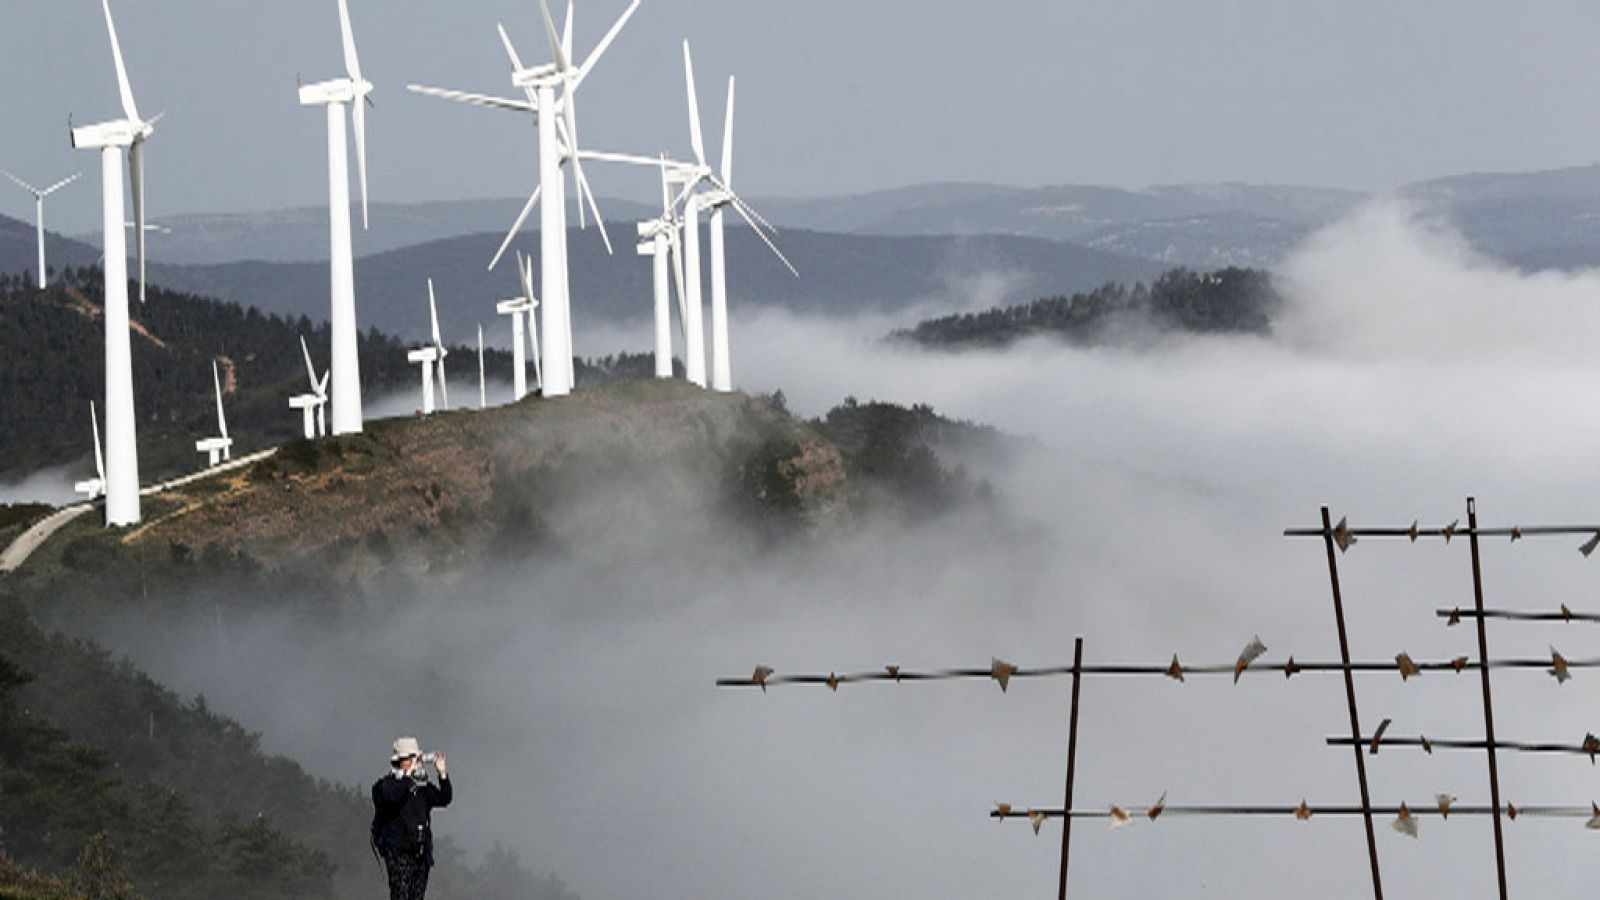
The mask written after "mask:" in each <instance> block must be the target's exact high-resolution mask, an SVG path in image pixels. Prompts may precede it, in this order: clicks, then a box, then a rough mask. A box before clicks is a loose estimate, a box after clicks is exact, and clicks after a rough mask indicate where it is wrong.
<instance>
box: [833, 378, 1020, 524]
mask: <svg viewBox="0 0 1600 900" xmlns="http://www.w3.org/2000/svg"><path fill="white" fill-rule="evenodd" d="M817 426H818V427H819V428H821V429H822V431H823V432H824V433H826V434H827V435H828V437H830V438H832V439H833V441H834V443H836V444H837V445H838V447H839V450H840V452H841V453H843V454H844V462H845V471H846V472H848V473H849V476H850V481H851V484H852V485H853V489H854V492H855V495H856V502H857V504H858V505H872V506H876V507H879V508H882V507H885V506H887V507H890V508H892V509H895V510H898V511H900V512H902V513H905V514H907V515H911V516H916V517H924V516H928V515H932V514H938V513H943V512H949V511H951V510H953V509H956V508H958V507H961V506H963V505H965V504H968V503H971V502H973V501H978V500H986V499H988V498H989V496H990V487H989V485H988V484H987V483H986V482H983V481H980V480H976V479H974V478H973V477H972V476H971V475H970V474H969V473H968V471H967V467H966V465H965V463H964V462H963V461H964V460H966V459H975V458H981V459H985V460H987V461H990V462H998V461H1000V460H1001V459H1003V458H1004V457H1005V456H1006V455H1007V454H1009V453H1010V452H1011V451H1012V444H1013V443H1014V439H1012V438H1010V437H1008V436H1006V435H1004V434H1002V433H1001V432H999V431H997V430H996V429H994V428H991V427H989V426H987V425H977V424H973V423H971V422H962V421H957V420H953V419H947V418H945V417H944V416H941V415H939V414H938V413H936V412H934V411H933V407H931V406H928V405H926V404H920V403H919V404H915V405H913V406H911V407H910V408H907V407H904V406H898V405H896V404H893V403H882V402H876V401H873V402H868V403H860V402H858V401H857V400H856V398H854V397H846V398H845V401H844V403H842V404H840V405H838V406H836V407H834V408H833V409H831V410H829V411H828V413H827V415H825V416H823V417H822V418H821V419H820V420H819V421H818V422H817Z"/></svg>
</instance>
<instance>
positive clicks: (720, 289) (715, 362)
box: [683, 41, 800, 392]
mask: <svg viewBox="0 0 1600 900" xmlns="http://www.w3.org/2000/svg"><path fill="white" fill-rule="evenodd" d="M683 74H684V81H685V83H686V84H687V85H688V92H689V139H690V142H691V143H692V144H693V145H694V157H695V160H696V162H698V163H699V165H698V167H697V169H696V171H695V173H694V182H693V183H691V184H690V185H688V186H687V187H686V188H685V189H684V190H685V194H686V196H685V200H684V204H685V215H684V219H685V225H684V228H685V232H684V242H685V244H686V245H687V248H686V252H687V255H688V257H689V260H688V268H689V285H688V286H689V310H690V313H691V315H695V316H696V317H697V318H698V310H699V306H700V233H699V232H700V228H699V211H700V210H701V209H707V210H710V211H711V228H710V236H711V389H712V390H714V391H722V392H727V391H731V390H733V366H732V361H731V358H730V353H729V349H728V263H727V253H726V249H725V245H724V239H723V221H722V220H723V210H724V209H725V208H726V207H728V206H732V207H733V208H734V211H735V212H737V213H739V215H740V216H742V217H743V218H744V220H745V222H746V223H748V224H749V225H750V229H751V230H752V231H754V232H755V233H756V236H757V237H759V238H761V240H762V242H764V243H765V244H766V245H767V247H768V249H770V250H771V251H772V252H773V254H775V255H776V256H777V257H778V260H779V261H780V262H782V263H783V264H784V266H785V267H787V268H788V270H789V271H790V272H791V273H793V274H794V277H796V278H799V277H800V273H799V272H798V271H796V270H795V267H794V265H793V264H792V263H790V262H789V259H788V257H786V256H784V255H783V252H782V251H780V250H779V249H778V246H777V245H776V244H774V243H773V242H772V239H771V238H769V237H768V236H767V233H766V231H764V230H762V229H763V226H765V227H766V228H768V229H770V228H771V227H772V226H771V224H770V223H768V222H767V220H765V219H762V218H761V216H760V215H759V214H757V213H756V212H755V211H754V210H753V209H751V208H750V206H749V204H747V203H745V202H744V201H743V200H741V199H739V195H738V194H735V193H734V192H733V188H732V187H731V184H732V181H733V76H731V75H730V76H729V77H728V106H727V113H726V117H725V121H724V124H723V132H722V173H721V177H720V178H719V177H718V176H717V175H716V174H715V173H713V172H712V170H711V167H710V166H709V165H707V164H706V152H705V139H704V138H703V137H702V136H701V133H700V103H699V99H698V98H697V97H696V96H695V89H694V61H693V60H692V59H691V58H690V55H689V42H688V41H684V42H683ZM702 182H703V183H706V184H709V185H710V190H708V191H706V192H705V193H704V194H696V193H695V192H694V188H696V187H697V186H698V185H699V184H700V183H702ZM758 220H759V221H758ZM773 230H774V232H775V231H776V229H773ZM695 333H696V332H695V331H691V336H693V335H694V334H695ZM696 362H699V364H700V366H701V367H702V372H701V374H702V378H703V377H704V370H703V367H704V365H705V363H704V360H703V359H701V358H699V357H697V358H696ZM699 383H701V384H704V381H701V382H699Z"/></svg>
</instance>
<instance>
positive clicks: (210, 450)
mask: <svg viewBox="0 0 1600 900" xmlns="http://www.w3.org/2000/svg"><path fill="white" fill-rule="evenodd" d="M211 382H212V383H213V384H214V385H216V388H217V431H218V432H219V435H218V436H217V437H212V438H202V439H200V440H198V441H195V442H194V449H195V450H196V451H198V452H200V453H204V454H206V457H207V462H206V465H207V466H209V467H211V468H216V465H217V464H218V463H220V462H222V461H223V460H226V459H232V458H233V438H230V437H228V417H227V416H226V415H224V414H223V412H222V376H220V375H218V374H217V361H216V360H214V359H213V360H212V361H211Z"/></svg>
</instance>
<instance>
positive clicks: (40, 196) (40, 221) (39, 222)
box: [0, 169, 83, 291]
mask: <svg viewBox="0 0 1600 900" xmlns="http://www.w3.org/2000/svg"><path fill="white" fill-rule="evenodd" d="M0 174H3V175H5V176H6V177H7V178H9V179H11V180H12V182H14V183H15V184H16V185H17V186H18V187H20V188H22V189H23V190H25V191H27V192H28V193H30V194H32V195H33V227H34V230H36V231H38V232H39V290H41V291H42V290H44V289H45V288H47V287H49V286H50V283H49V280H48V278H47V277H46V275H45V267H44V198H46V197H48V196H50V195H51V194H54V193H55V192H56V191H59V190H61V189H62V188H64V187H66V186H67V185H69V184H71V183H73V182H74V181H77V180H78V179H79V178H82V177H83V173H82V172H79V173H78V174H76V175H73V176H72V177H71V178H63V179H61V180H60V181H58V182H56V183H55V184H52V185H50V186H49V187H47V188H44V189H43V190H40V189H39V188H36V187H34V186H33V185H31V184H29V183H27V182H26V181H23V180H22V179H21V178H18V177H17V176H15V175H13V174H11V173H10V172H7V171H6V170H4V169H0Z"/></svg>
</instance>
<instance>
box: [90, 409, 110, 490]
mask: <svg viewBox="0 0 1600 900" xmlns="http://www.w3.org/2000/svg"><path fill="white" fill-rule="evenodd" d="M89 421H90V422H92V423H93V424H94V471H95V474H96V475H98V476H99V478H100V482H101V483H102V484H104V483H105V480H106V457H105V454H104V453H103V452H101V450H100V416H99V415H98V414H97V413H96V412H95V411H94V401H93V400H90V401H89Z"/></svg>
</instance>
